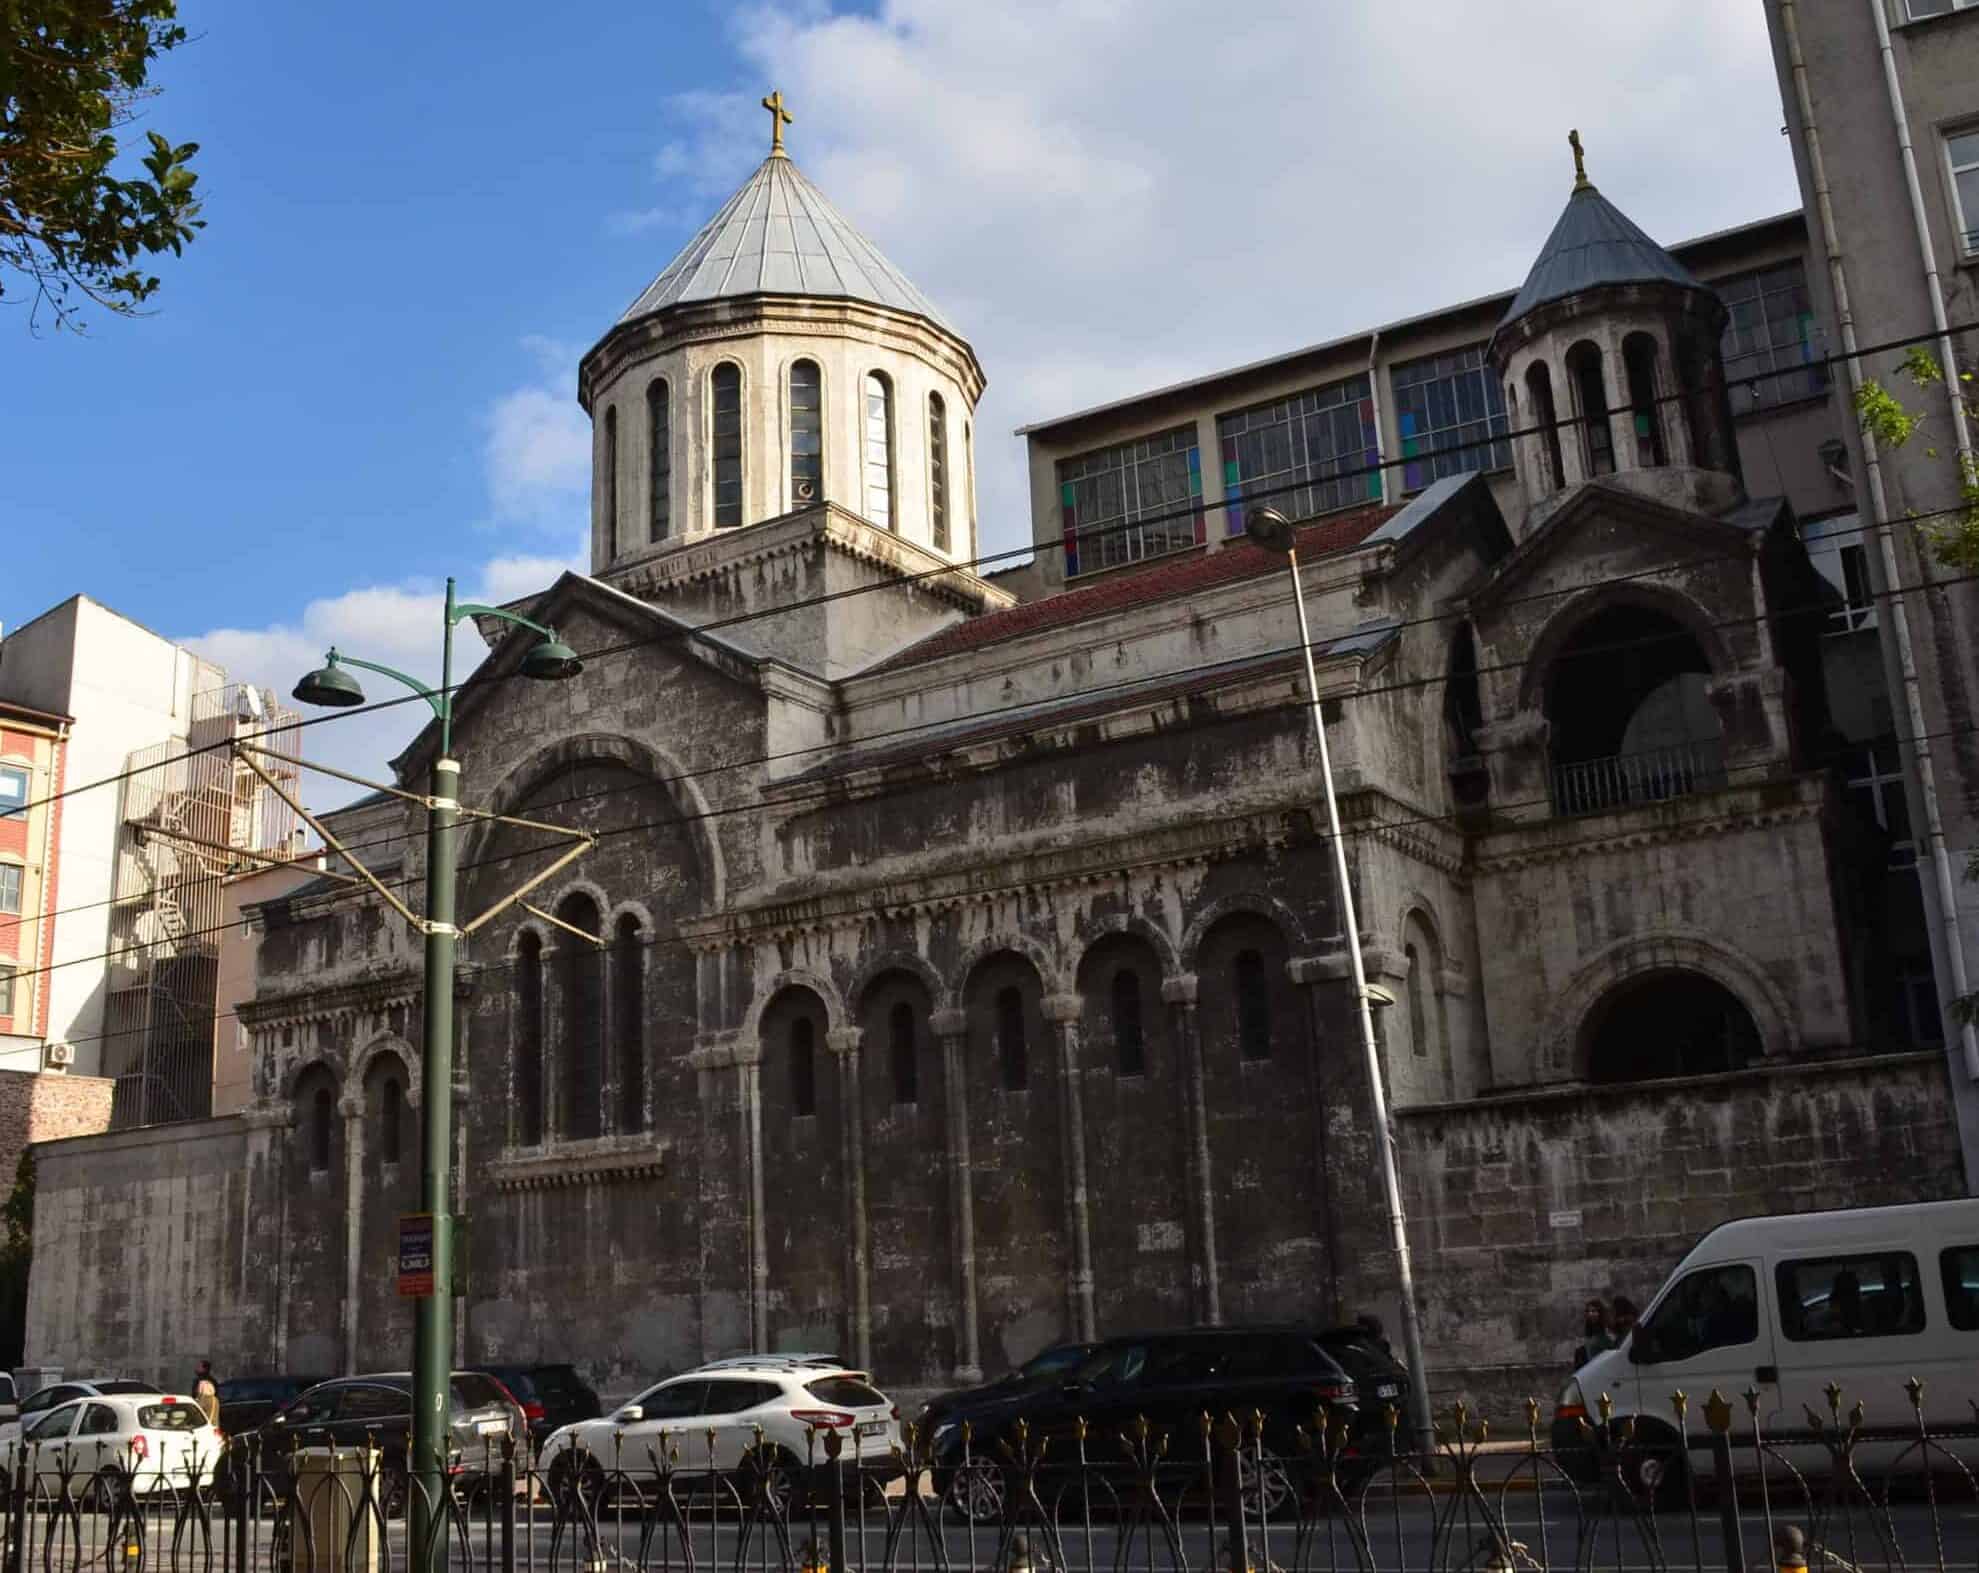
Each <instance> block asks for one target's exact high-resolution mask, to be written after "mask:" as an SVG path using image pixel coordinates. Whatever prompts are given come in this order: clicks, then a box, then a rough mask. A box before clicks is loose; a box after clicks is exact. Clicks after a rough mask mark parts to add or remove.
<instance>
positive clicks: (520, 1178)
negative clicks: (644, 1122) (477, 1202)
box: [486, 1136, 672, 1193]
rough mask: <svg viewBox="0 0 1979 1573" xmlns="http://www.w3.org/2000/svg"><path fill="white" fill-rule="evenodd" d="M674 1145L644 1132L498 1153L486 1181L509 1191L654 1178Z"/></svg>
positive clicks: (498, 1189)
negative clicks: (638, 1134)
mask: <svg viewBox="0 0 1979 1573" xmlns="http://www.w3.org/2000/svg"><path fill="white" fill-rule="evenodd" d="M671 1146H672V1144H671V1143H670V1142H664V1141H655V1140H653V1138H651V1137H646V1136H638V1137H631V1136H607V1137H603V1138H601V1139H599V1140H597V1141H586V1142H562V1143H557V1144H556V1145H554V1146H551V1147H549V1148H547V1149H546V1150H544V1151H541V1152H531V1153H527V1154H518V1155H514V1156H503V1157H500V1158H496V1159H494V1160H493V1161H492V1162H491V1163H490V1164H489V1165H488V1168H487V1171H486V1172H487V1178H488V1183H489V1184H490V1185H492V1186H493V1187H494V1188H495V1189H496V1190H497V1191H501V1192H505V1193H513V1192H516V1191H547V1190H559V1189H564V1188H567V1187H571V1186H581V1185H613V1184H617V1183H619V1182H621V1181H625V1180H651V1179H658V1178H660V1177H662V1176H663V1175H664V1174H665V1173H666V1172H667V1162H666V1161H667V1154H668V1152H669V1151H670V1150H671Z"/></svg>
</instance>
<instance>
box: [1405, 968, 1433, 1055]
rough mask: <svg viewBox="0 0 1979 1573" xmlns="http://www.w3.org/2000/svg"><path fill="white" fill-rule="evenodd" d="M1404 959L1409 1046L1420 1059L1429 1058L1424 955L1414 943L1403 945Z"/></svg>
mask: <svg viewBox="0 0 1979 1573" xmlns="http://www.w3.org/2000/svg"><path fill="white" fill-rule="evenodd" d="M1402 960H1403V961H1404V962H1405V963H1407V966H1408V972H1409V981H1408V985H1407V987H1408V995H1409V1046H1410V1047H1411V1048H1412V1049H1414V1050H1415V1054H1416V1058H1417V1059H1419V1060H1423V1059H1428V1058H1429V1013H1428V1012H1427V1011H1425V1010H1424V1009H1423V1004H1422V957H1421V956H1419V955H1418V954H1416V948H1415V946H1413V945H1404V946H1403V947H1402Z"/></svg>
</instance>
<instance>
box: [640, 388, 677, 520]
mask: <svg viewBox="0 0 1979 1573" xmlns="http://www.w3.org/2000/svg"><path fill="white" fill-rule="evenodd" d="M646 441H647V457H646V491H647V498H646V502H647V521H648V523H647V539H649V540H653V541H664V540H665V539H666V538H667V536H668V535H670V534H671V533H672V531H673V390H672V389H670V388H668V387H667V385H666V379H665V378H663V377H655V378H654V379H653V381H652V382H651V383H649V384H648V385H647V388H646Z"/></svg>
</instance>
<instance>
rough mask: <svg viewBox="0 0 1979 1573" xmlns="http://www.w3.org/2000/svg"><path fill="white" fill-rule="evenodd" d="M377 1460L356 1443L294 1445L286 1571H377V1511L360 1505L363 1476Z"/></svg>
mask: <svg viewBox="0 0 1979 1573" xmlns="http://www.w3.org/2000/svg"><path fill="white" fill-rule="evenodd" d="M381 1462H382V1461H381V1460H380V1459H379V1458H378V1457H376V1456H375V1455H374V1456H373V1457H372V1458H371V1459H369V1460H368V1461H367V1460H366V1458H365V1455H364V1454H363V1453H361V1452H359V1451H358V1450H357V1449H355V1448H340V1447H303V1448H298V1449H296V1452H295V1462H294V1466H293V1467H294V1471H295V1477H294V1478H295V1503H294V1507H293V1509H292V1512H291V1517H290V1521H289V1533H288V1547H287V1550H288V1557H287V1562H288V1569H289V1573H377V1567H378V1515H377V1514H376V1513H373V1512H372V1511H370V1509H368V1508H367V1507H366V1506H365V1500H364V1477H365V1475H366V1474H367V1473H372V1474H375V1473H376V1471H377V1469H378V1467H379V1465H380V1463H381Z"/></svg>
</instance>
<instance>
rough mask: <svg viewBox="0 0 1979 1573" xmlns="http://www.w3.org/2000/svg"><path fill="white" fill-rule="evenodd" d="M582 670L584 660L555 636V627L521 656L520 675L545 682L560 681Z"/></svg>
mask: <svg viewBox="0 0 1979 1573" xmlns="http://www.w3.org/2000/svg"><path fill="white" fill-rule="evenodd" d="M583 670H584V662H583V661H582V660H581V659H580V658H579V657H578V654H577V652H576V651H575V650H573V649H571V647H570V646H569V645H567V644H565V643H564V642H563V641H562V640H561V639H559V638H558V637H557V635H556V630H555V629H552V630H551V631H550V635H549V637H548V638H547V639H544V640H542V641H541V642H540V643H538V644H537V645H536V646H535V648H533V649H532V650H531V651H530V652H529V653H528V654H527V655H525V656H524V657H523V658H522V675H523V676H524V677H533V678H536V679H538V680H539V681H541V682H545V683H560V682H562V681H563V680H564V679H565V678H567V677H575V676H576V675H577V674H578V673H579V672H581V671H583Z"/></svg>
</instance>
